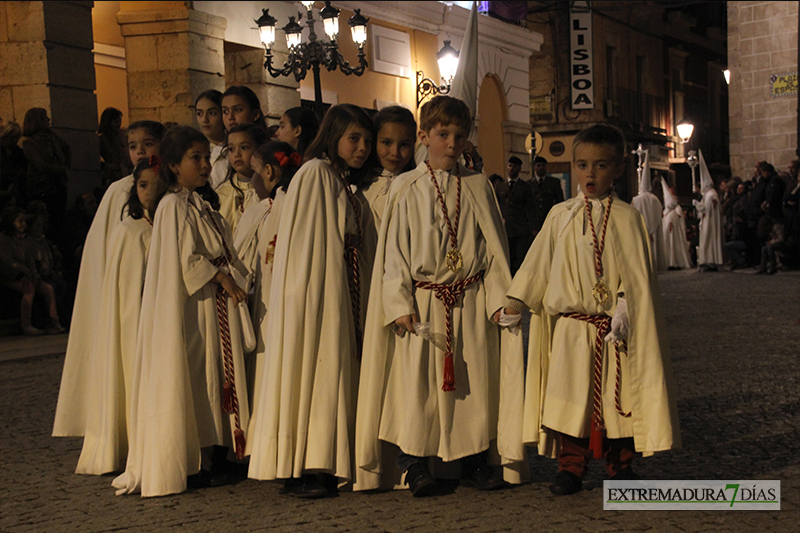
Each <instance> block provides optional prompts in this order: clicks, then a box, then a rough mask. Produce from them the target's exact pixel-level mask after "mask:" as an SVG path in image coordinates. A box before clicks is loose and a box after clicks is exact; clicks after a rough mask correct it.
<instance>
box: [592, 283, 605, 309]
mask: <svg viewBox="0 0 800 533" xmlns="http://www.w3.org/2000/svg"><path fill="white" fill-rule="evenodd" d="M592 296H593V297H594V301H595V302H597V303H598V304H600V305H603V304H605V303H606V302H607V301H608V287H606V282H605V281H603V278H600V279H598V280H597V283H595V284H594V287H593V288H592Z"/></svg>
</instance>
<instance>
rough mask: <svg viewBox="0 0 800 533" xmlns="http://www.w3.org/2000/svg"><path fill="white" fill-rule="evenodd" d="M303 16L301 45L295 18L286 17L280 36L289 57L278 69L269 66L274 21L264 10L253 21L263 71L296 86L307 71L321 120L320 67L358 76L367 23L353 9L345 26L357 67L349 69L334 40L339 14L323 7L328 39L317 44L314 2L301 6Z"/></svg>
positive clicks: (363, 58)
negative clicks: (355, 51) (262, 50)
mask: <svg viewBox="0 0 800 533" xmlns="http://www.w3.org/2000/svg"><path fill="white" fill-rule="evenodd" d="M303 5H304V6H305V8H306V10H307V12H306V26H307V27H308V42H303V39H302V33H303V26H301V25H300V24H299V23H298V22H297V21H296V20H295V17H289V23H288V24H287V25H286V26H284V27H283V28H282V29H283V32H284V33H285V34H286V44H287V45H288V47H289V57H288V59H287V60H286V62H285V63H284V64H283V67H281V68H275V67H273V66H272V61H273V55H272V45H273V44H274V43H275V24H276V23H277V19H275V17H273V16H271V15H270V14H269V10H268V9H263V10H262V14H261V17H259V19H258V20H256V21H255V22H256V24H258V31H259V33H260V35H261V42H262V43H263V44H264V48H265V49H266V52H267V57H266V61H265V62H264V68H265V69H267V72H269V73H270V74H271V75H272V77H273V78H277V77H279V76H289V75H294V78H295V80H297V81H298V82H299V81H300V80H303V79H305V77H306V74H307V73H308V71H309V69H311V71H312V73H313V74H314V111H315V112H316V114H317V118H319V120H320V121H321V120H322V115H323V114H324V113H323V111H322V86H321V83H320V79H319V73H320V66H324V67H325V68H326V69H328V70H329V71H332V70H336V68H337V67H338V68H339V69H340V70H341V71H342V72H343V73H344V74H345V75H347V76H349V75H350V74H354V75H356V76H361V75H362V74H363V73H364V69H365V68H366V67H367V59H366V54H365V52H364V45H365V44H366V42H367V23H368V22H369V19H367V18H365V17H364V16H363V15H361V10H360V9H356V10H355V14H354V15H353V16H352V17H350V20H348V21H347V24H348V25H349V26H350V33H351V35H352V37H353V42H355V43H356V45H357V46H358V65H357V66H355V67H351V66H350V63H349V62H348V61H346V60H345V59H344V57H342V54H341V52H339V45H338V44H337V43H336V37H337V36H338V35H339V10H338V9H336V8H335V7H332V6H331V3H330V2H325V7H324V8H322V10H320V18H322V25H323V28H324V30H325V34H326V35H327V36H328V39H330V40H329V41H327V42H323V41H319V40H317V39H318V36H317V33H316V31H315V30H314V22H315V20H314V18H313V14H312V10H313V8H314V2H303ZM301 19H302V14H301V13H298V14H297V20H301Z"/></svg>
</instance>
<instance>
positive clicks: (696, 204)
mask: <svg viewBox="0 0 800 533" xmlns="http://www.w3.org/2000/svg"><path fill="white" fill-rule="evenodd" d="M692 205H693V206H695V207H697V206H698V205H700V200H692Z"/></svg>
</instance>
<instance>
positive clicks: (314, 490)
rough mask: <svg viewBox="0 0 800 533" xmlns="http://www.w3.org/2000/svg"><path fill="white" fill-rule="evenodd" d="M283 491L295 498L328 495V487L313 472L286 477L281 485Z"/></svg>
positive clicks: (311, 498) (315, 497)
mask: <svg viewBox="0 0 800 533" xmlns="http://www.w3.org/2000/svg"><path fill="white" fill-rule="evenodd" d="M283 493H284V494H289V495H291V496H294V497H296V498H303V499H307V500H314V499H317V498H324V497H325V496H327V495H328V489H327V487H325V485H323V484H322V482H320V480H319V478H318V477H317V476H316V475H315V474H305V475H303V477H301V478H291V479H287V480H286V482H285V483H284V485H283Z"/></svg>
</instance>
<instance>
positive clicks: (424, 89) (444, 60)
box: [417, 41, 459, 107]
mask: <svg viewBox="0 0 800 533" xmlns="http://www.w3.org/2000/svg"><path fill="white" fill-rule="evenodd" d="M458 55H459V52H458V50H456V49H455V48H453V47H452V46H450V41H445V42H444V46H442V49H441V50H439V51H438V52H437V53H436V61H437V63H439V75H440V76H441V77H442V81H444V84H443V85H441V86H440V85H439V84H438V83H436V82H435V81H433V80H432V79H430V78H426V77H425V73H424V72H422V71H421V70H418V71H417V107H419V104H420V102H422V101H423V100H424V99H425V98H427V97H428V96H430V95H433V94H447V93H449V92H450V84H451V83H452V81H453V78H454V77H455V75H456V70H458Z"/></svg>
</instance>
